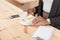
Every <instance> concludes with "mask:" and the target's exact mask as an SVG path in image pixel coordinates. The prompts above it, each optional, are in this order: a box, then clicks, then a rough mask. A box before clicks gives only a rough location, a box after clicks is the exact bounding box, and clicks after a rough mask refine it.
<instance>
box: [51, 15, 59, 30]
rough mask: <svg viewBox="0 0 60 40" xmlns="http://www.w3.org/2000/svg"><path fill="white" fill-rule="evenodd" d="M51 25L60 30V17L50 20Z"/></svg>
mask: <svg viewBox="0 0 60 40" xmlns="http://www.w3.org/2000/svg"><path fill="white" fill-rule="evenodd" d="M50 23H51V25H52V26H54V27H56V28H58V29H60V16H59V17H54V18H50Z"/></svg>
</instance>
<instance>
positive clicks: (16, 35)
mask: <svg viewBox="0 0 60 40" xmlns="http://www.w3.org/2000/svg"><path fill="white" fill-rule="evenodd" d="M18 10H19V11H18ZM20 11H21V10H20V9H19V8H17V7H16V6H14V5H12V4H10V3H9V2H7V1H5V0H0V40H29V38H30V37H31V36H32V34H33V33H34V32H35V31H36V30H37V28H38V27H37V26H28V30H27V33H25V32H24V26H23V25H21V24H20V20H19V18H14V19H10V18H9V16H11V15H15V14H19V13H20ZM51 40H60V30H57V29H55V31H54V33H53V36H52V38H51Z"/></svg>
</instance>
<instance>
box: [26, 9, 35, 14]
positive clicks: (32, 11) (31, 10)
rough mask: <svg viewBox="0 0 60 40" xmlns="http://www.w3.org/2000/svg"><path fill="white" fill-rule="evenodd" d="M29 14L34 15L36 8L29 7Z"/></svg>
mask: <svg viewBox="0 0 60 40" xmlns="http://www.w3.org/2000/svg"><path fill="white" fill-rule="evenodd" d="M27 12H28V14H32V15H33V13H34V12H35V8H32V9H28V11H27Z"/></svg>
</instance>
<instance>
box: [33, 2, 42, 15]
mask: <svg viewBox="0 0 60 40" xmlns="http://www.w3.org/2000/svg"><path fill="white" fill-rule="evenodd" d="M35 11H36V12H35V13H34V14H38V16H42V12H43V2H42V1H39V6H37V7H35Z"/></svg>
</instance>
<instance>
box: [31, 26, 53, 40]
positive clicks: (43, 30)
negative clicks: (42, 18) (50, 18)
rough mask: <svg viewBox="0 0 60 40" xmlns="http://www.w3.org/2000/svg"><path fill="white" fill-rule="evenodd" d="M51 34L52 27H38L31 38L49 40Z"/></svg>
mask: <svg viewBox="0 0 60 40" xmlns="http://www.w3.org/2000/svg"><path fill="white" fill-rule="evenodd" d="M53 32H54V28H53V27H52V26H39V28H38V29H37V30H36V32H35V33H34V34H33V35H32V37H40V38H41V39H43V40H50V38H51V37H52V34H53Z"/></svg>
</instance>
